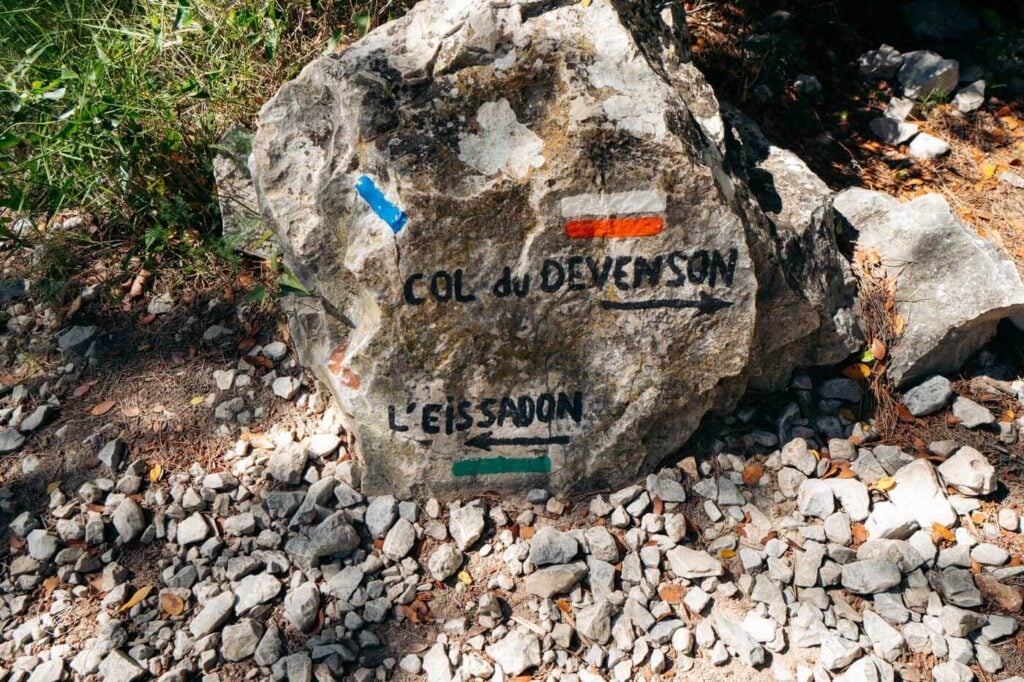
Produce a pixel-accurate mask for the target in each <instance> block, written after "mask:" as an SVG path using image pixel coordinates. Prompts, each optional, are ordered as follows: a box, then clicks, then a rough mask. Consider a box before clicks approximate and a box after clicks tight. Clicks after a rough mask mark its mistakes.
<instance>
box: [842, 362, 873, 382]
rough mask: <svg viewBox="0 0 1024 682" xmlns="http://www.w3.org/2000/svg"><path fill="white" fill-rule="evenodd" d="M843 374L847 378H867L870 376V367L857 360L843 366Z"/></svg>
mask: <svg viewBox="0 0 1024 682" xmlns="http://www.w3.org/2000/svg"><path fill="white" fill-rule="evenodd" d="M843 376H844V377H846V378H848V379H867V378H868V377H870V376H871V368H870V367H868V366H867V365H865V364H864V363H863V362H858V363H855V364H853V365H850V366H849V367H847V368H845V369H844V370H843Z"/></svg>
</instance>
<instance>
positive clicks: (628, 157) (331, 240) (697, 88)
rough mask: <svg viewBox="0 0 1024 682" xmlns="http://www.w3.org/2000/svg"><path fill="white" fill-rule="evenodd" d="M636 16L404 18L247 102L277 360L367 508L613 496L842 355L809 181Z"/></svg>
mask: <svg viewBox="0 0 1024 682" xmlns="http://www.w3.org/2000/svg"><path fill="white" fill-rule="evenodd" d="M660 6H661V3H654V2H612V3H609V2H605V1H601V2H595V3H593V4H592V5H590V6H588V7H583V6H582V5H581V4H580V3H575V2H573V3H551V2H506V3H497V2H491V1H489V0H446V1H441V0H427V1H425V2H421V3H419V4H417V5H416V6H415V7H414V8H413V9H412V10H411V11H410V12H409V14H408V15H406V16H405V17H404V18H402V19H400V20H398V21H396V22H393V23H391V24H388V25H386V26H384V27H382V28H380V29H378V30H377V31H374V32H372V33H371V34H369V35H368V36H367V37H366V38H364V39H363V40H361V41H359V42H358V43H356V44H354V45H353V46H352V47H350V48H348V49H347V50H346V51H345V52H343V53H341V54H338V55H331V56H328V57H323V58H321V59H318V60H317V61H315V62H313V63H311V64H309V65H308V66H306V68H305V69H304V70H303V71H302V73H301V74H300V76H299V77H298V78H297V79H296V80H294V81H292V82H290V83H287V84H286V85H285V86H284V87H282V89H281V90H280V92H279V93H278V94H277V95H276V96H275V97H274V98H273V99H272V100H271V101H270V102H268V104H267V105H266V106H265V107H264V109H263V112H262V114H261V121H260V128H259V131H258V133H257V136H256V139H255V142H254V148H253V156H252V160H251V166H252V171H253V178H254V181H255V184H256V188H257V192H258V194H259V197H260V203H261V207H262V211H263V215H264V218H265V219H266V221H267V224H269V225H271V226H272V227H273V229H274V230H275V232H276V233H277V235H278V237H279V238H280V242H281V247H282V250H283V252H284V258H285V260H286V262H287V264H288V266H289V267H290V269H291V270H292V271H293V272H294V273H295V274H296V276H297V277H298V278H299V280H300V281H301V282H302V283H303V285H304V286H305V287H306V288H308V289H309V290H310V291H311V292H312V293H313V295H312V296H308V297H302V298H290V299H289V300H288V302H287V306H288V307H289V308H290V313H291V315H292V319H293V322H294V324H293V329H294V332H295V336H296V340H297V344H298V348H299V353H300V356H301V359H302V360H303V361H304V362H305V363H306V364H308V365H309V366H311V367H313V368H314V370H315V371H316V372H317V373H318V375H319V377H320V378H321V380H323V381H324V382H325V383H327V384H328V385H329V386H330V387H331V389H332V390H333V392H334V393H335V395H336V397H337V398H338V400H339V403H340V404H341V406H342V409H343V411H344V412H345V413H346V416H347V418H348V420H349V426H350V428H352V429H353V432H354V434H355V436H356V443H357V447H358V449H359V451H360V453H361V454H362V456H363V458H364V459H365V464H366V466H365V474H364V477H363V486H364V488H366V489H367V490H368V491H369V492H371V493H372V492H374V491H378V490H388V491H391V492H394V491H400V492H411V493H425V492H430V493H434V494H440V493H445V492H452V491H457V490H460V489H464V488H466V487H467V486H468V487H473V488H479V487H480V486H484V487H486V488H487V489H506V490H515V489H518V490H526V489H528V488H531V487H535V486H538V485H540V486H544V487H547V488H549V489H555V490H569V489H580V488H584V487H587V486H591V485H606V484H616V483H620V482H623V481H625V480H628V479H632V478H635V477H636V476H638V475H639V474H640V473H641V472H642V471H644V470H645V469H649V468H651V467H652V466H654V465H655V464H657V463H658V462H659V461H661V460H662V459H663V458H665V457H667V456H669V455H671V454H673V453H674V452H675V451H676V450H677V449H678V448H680V447H681V446H682V445H683V444H684V443H685V441H686V439H687V438H688V437H689V436H690V435H691V434H692V432H693V431H694V429H695V428H696V427H697V425H698V424H699V422H700V420H701V418H702V417H703V416H704V414H706V413H707V412H708V411H709V410H711V409H719V408H720V409H729V408H731V407H732V406H733V405H734V404H735V402H736V401H737V400H738V398H739V397H740V396H741V395H742V393H743V392H744V391H745V390H746V389H747V388H748V386H751V385H756V386H758V387H769V388H770V387H773V386H777V385H779V384H780V382H782V381H785V380H786V378H787V376H788V374H789V373H790V371H791V370H792V369H793V368H794V367H795V366H797V365H804V364H825V363H831V362H836V361H838V360H839V359H841V358H842V357H844V356H845V355H846V354H847V353H849V352H850V351H851V350H853V348H854V346H855V341H854V339H855V332H856V325H855V320H854V319H853V316H852V314H851V313H850V308H849V291H848V289H847V288H846V285H847V284H848V282H847V280H846V275H847V272H846V271H845V269H844V268H843V267H842V266H841V263H840V261H839V259H838V256H837V251H836V246H835V242H834V236H833V235H834V224H833V219H834V216H833V213H832V208H831V202H830V198H829V196H828V191H827V188H826V187H825V186H824V184H823V183H821V181H820V180H819V179H817V178H815V177H814V176H813V174H811V173H810V171H809V170H807V168H806V166H804V165H803V164H801V163H799V162H798V160H796V159H795V157H792V156H791V155H787V154H785V153H783V152H782V151H781V150H778V149H776V148H773V147H771V146H770V145H768V144H767V143H766V142H764V140H763V138H762V137H760V133H759V132H757V131H756V128H753V127H752V126H751V125H749V122H745V121H742V120H740V118H739V117H738V116H735V117H732V118H731V119H730V123H729V125H726V123H725V122H724V121H723V119H722V116H721V114H720V110H719V106H718V103H717V101H716V99H715V97H714V94H713V92H712V91H711V90H710V88H709V87H708V86H707V84H706V83H705V81H704V79H703V77H702V75H701V74H700V73H699V72H698V71H697V70H696V69H695V68H694V66H693V65H692V64H691V63H690V53H689V41H688V37H687V35H686V33H685V22H684V18H683V16H682V15H681V14H680V13H678V12H677V11H675V10H671V9H666V10H665V11H663V12H662V11H660ZM755 184H756V185H757V191H756V192H751V191H750V190H749V189H748V186H753V185H755Z"/></svg>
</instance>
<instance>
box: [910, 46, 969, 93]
mask: <svg viewBox="0 0 1024 682" xmlns="http://www.w3.org/2000/svg"><path fill="white" fill-rule="evenodd" d="M897 78H899V81H900V85H902V86H903V94H904V95H906V96H907V97H910V98H911V99H928V98H930V97H945V96H946V95H949V94H951V93H952V92H953V91H954V90H956V86H957V83H958V82H959V80H960V64H959V63H958V62H957V61H956V60H955V59H943V58H942V56H941V55H939V54H936V53H935V52H931V51H929V50H918V51H917V52H908V53H907V54H905V55H903V65H902V66H901V67H900V71H899V74H897Z"/></svg>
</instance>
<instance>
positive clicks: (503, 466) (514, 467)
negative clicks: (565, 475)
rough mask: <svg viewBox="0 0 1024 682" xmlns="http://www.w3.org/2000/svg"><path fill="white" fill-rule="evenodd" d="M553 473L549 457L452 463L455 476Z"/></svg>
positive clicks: (502, 458) (500, 458) (489, 459)
mask: <svg viewBox="0 0 1024 682" xmlns="http://www.w3.org/2000/svg"><path fill="white" fill-rule="evenodd" d="M550 472H551V459H550V458H549V457H528V458H518V457H489V458H487V459H463V460H460V461H458V462H452V474H454V475H455V476H481V475H487V474H547V473H550Z"/></svg>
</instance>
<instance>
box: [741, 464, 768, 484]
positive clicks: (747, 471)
mask: <svg viewBox="0 0 1024 682" xmlns="http://www.w3.org/2000/svg"><path fill="white" fill-rule="evenodd" d="M763 475H764V467H762V466H761V465H760V464H758V463H757V462H751V463H750V464H748V465H747V466H745V467H743V485H747V486H755V485H757V483H758V481H760V480H761V476H763Z"/></svg>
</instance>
